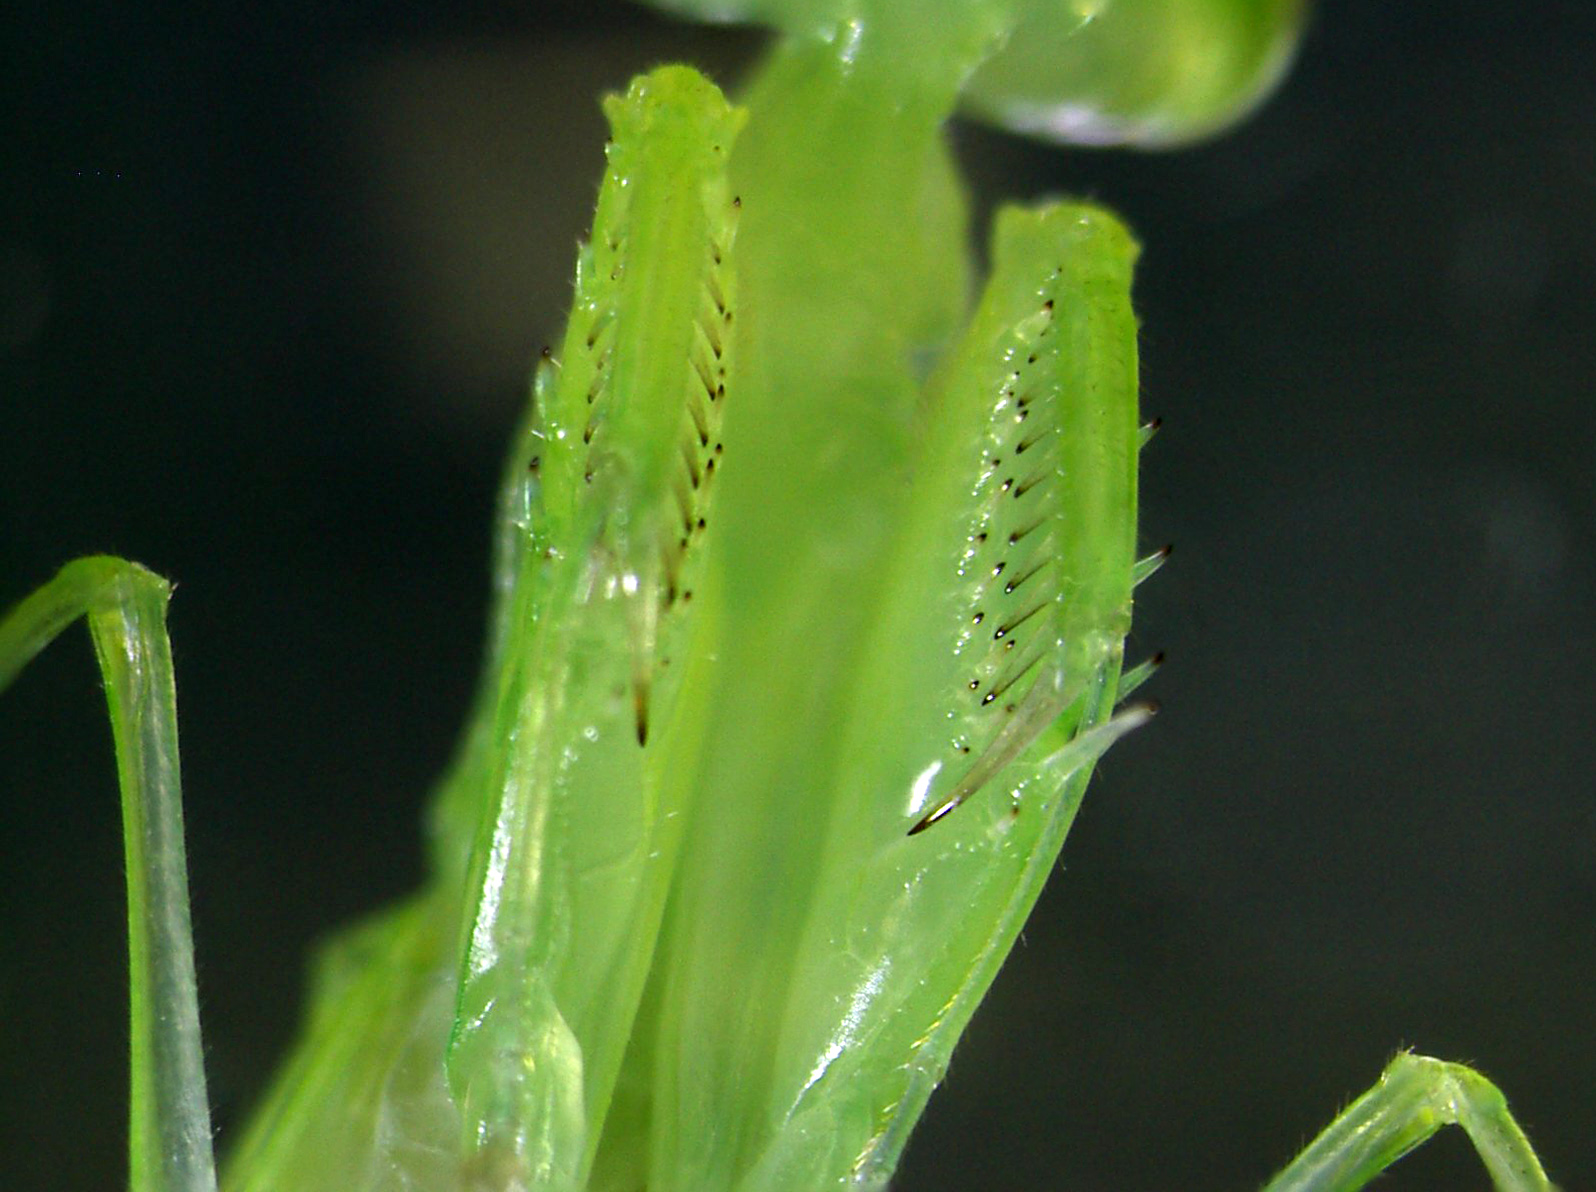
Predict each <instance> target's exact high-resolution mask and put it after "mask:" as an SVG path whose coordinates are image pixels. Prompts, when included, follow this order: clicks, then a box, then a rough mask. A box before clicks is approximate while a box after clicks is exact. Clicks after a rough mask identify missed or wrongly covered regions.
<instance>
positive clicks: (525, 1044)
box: [448, 67, 742, 1188]
mask: <svg viewBox="0 0 1596 1192" xmlns="http://www.w3.org/2000/svg"><path fill="white" fill-rule="evenodd" d="M605 111H606V114H607V115H608V117H609V120H610V124H611V128H612V134H613V139H612V141H611V142H610V145H609V149H608V157H609V168H608V171H607V173H606V176H605V181H604V185H603V187H602V189H601V191H600V196H599V205H598V212H597V214H596V216H595V219H594V226H593V236H592V240H591V242H590V244H589V245H588V246H587V247H586V248H585V249H584V250H583V252H582V254H581V258H580V261H579V264H578V270H577V286H576V299H575V303H574V306H573V310H572V316H571V321H570V324H569V329H568V331H567V335H566V339H565V346H564V350H563V352H562V353H561V356H560V360H559V372H558V374H557V376H556V377H555V379H554V380H553V381H552V383H551V384H549V385H547V386H546V387H545V392H546V394H547V397H548V401H547V403H546V405H544V406H543V407H542V409H541V410H540V411H539V412H538V414H537V415H536V416H535V417H536V421H535V422H534V425H533V428H532V435H531V437H532V440H533V441H534V442H540V443H541V447H540V449H538V452H537V454H535V455H534V456H532V457H531V458H529V459H528V460H527V468H528V471H529V473H531V474H534V476H535V482H536V488H537V492H536V495H535V497H534V498H533V501H534V507H533V508H532V509H531V510H530V521H531V522H532V523H533V524H535V525H536V527H537V528H536V529H535V530H534V531H533V535H532V538H533V549H531V550H529V551H525V552H523V554H522V555H521V559H520V565H521V570H520V573H519V575H518V576H517V577H516V580H515V586H514V589H513V591H512V593H511V597H510V607H511V608H512V609H514V610H515V611H514V614H513V617H514V621H513V626H512V628H511V630H510V632H511V634H512V636H513V637H514V638H515V644H514V646H513V648H512V650H511V652H510V655H509V657H508V658H507V660H506V661H507V666H506V673H505V674H504V675H503V676H502V677H501V679H500V687H499V691H498V693H497V705H496V708H495V717H496V729H495V731H496V734H497V736H498V739H499V741H500V742H501V745H500V750H501V754H500V757H499V759H498V763H497V769H496V771H495V772H494V774H493V776H492V778H491V780H490V781H491V788H490V789H489V790H488V791H487V792H486V798H485V800H484V801H483V802H484V811H483V813H482V814H483V818H482V821H481V828H480V829H479V831H478V834H477V839H476V843H475V845H474V859H473V860H472V862H471V876H470V878H469V883H468V890H469V891H471V893H470V895H469V901H468V908H467V926H466V932H465V937H464V942H463V955H462V964H461V975H460V986H459V1002H458V1009H457V1012H456V1020H455V1026H454V1031H453V1037H452V1039H451V1041H450V1045H449V1059H448V1069H449V1077H450V1084H451V1088H452V1089H453V1091H454V1095H455V1098H456V1100H457V1102H458V1103H459V1105H460V1109H461V1113H462V1119H463V1121H462V1125H463V1129H464V1131H465V1137H466V1149H467V1151H468V1152H474V1154H475V1158H473V1159H471V1160H470V1162H471V1163H472V1164H473V1165H474V1166H475V1167H477V1168H478V1169H480V1170H481V1171H482V1172H484V1173H487V1174H484V1175H483V1177H482V1178H485V1179H487V1180H488V1181H489V1182H490V1183H494V1184H497V1183H509V1182H513V1181H519V1182H524V1183H527V1184H532V1185H536V1186H540V1187H553V1188H562V1187H572V1188H574V1187H579V1186H581V1184H582V1182H583V1180H584V1179H585V1172H586V1168H587V1166H588V1165H589V1164H590V1163H591V1161H592V1158H593V1155H594V1153H595V1151H596V1149H597V1147H598V1143H599V1139H600V1136H601V1126H602V1122H603V1118H604V1115H605V1113H606V1111H607V1108H608V1104H609V1100H610V1095H611V1090H612V1088H613V1084H614V1081H615V1078H616V1075H617V1072H618V1069H619V1066H620V1062H621V1056H622V1052H623V1050H624V1047H625V1043H626V1039H627V1026H628V1023H629V1022H630V1021H631V1019H632V1016H633V1014H634V1012H635V1009H636V1003H637V998H638V996H639V995H640V993H641V988H642V981H643V978H644V976H645V974H646V972H647V965H648V961H649V958H650V957H651V955H652V952H653V939H654V933H655V925H656V924H657V921H658V917H659V914H660V912H661V908H662V905H663V898H664V892H665V889H666V882H667V880H668V878H669V875H670V872H671V868H672V859H673V857H674V853H675V843H674V842H675V838H676V835H677V832H678V831H679V823H678V821H679V818H680V816H681V815H682V814H683V812H684V807H683V805H684V803H685V801H686V800H687V799H688V797H689V796H690V794H691V792H690V790H689V788H688V784H687V783H686V782H684V781H683V776H684V775H686V774H688V773H690V767H689V765H688V764H687V763H688V760H689V759H690V758H691V756H692V754H693V752H694V748H695V739H696V736H697V730H696V727H695V725H696V723H697V721H696V720H695V718H694V717H693V716H691V715H689V716H687V717H685V718H678V717H675V716H673V715H672V712H673V710H674V708H675V705H676V700H675V694H676V692H677V691H678V690H679V689H680V686H681V679H680V676H681V675H683V674H684V673H689V672H691V670H692V668H693V665H694V663H693V660H692V659H691V658H690V657H689V656H688V646H689V642H690V639H691V636H692V632H693V629H692V626H693V624H694V622H695V620H696V618H695V616H694V615H693V613H694V610H693V608H692V605H691V602H692V600H693V597H694V591H693V585H694V583H695V582H696V581H695V579H694V576H695V574H696V571H697V569H698V562H697V558H698V555H700V554H701V553H702V551H701V548H700V547H699V540H700V539H701V538H702V537H703V536H704V534H705V533H706V531H707V529H708V524H709V518H710V517H711V516H712V510H711V504H712V499H713V493H714V489H715V487H716V486H715V484H714V477H715V468H716V465H717V463H718V460H719V454H720V452H721V449H722V448H721V442H720V435H719V423H720V408H721V407H722V406H723V405H725V404H726V403H727V401H728V400H729V399H728V395H727V378H728V374H729V364H730V362H729V356H728V349H729V339H730V331H731V328H732V324H733V319H734V315H733V306H732V304H733V302H734V301H735V280H734V271H733V268H732V254H733V242H734V239H735V227H736V221H735V216H736V206H737V200H736V198H735V196H733V195H732V194H731V193H730V191H729V189H728V183H727V180H726V162H727V160H728V158H729V157H730V154H731V149H732V144H733V140H734V138H735V137H736V134H737V130H738V128H739V126H740V124H741V122H742V114H741V113H740V112H739V111H738V110H736V109H733V108H731V107H730V106H729V105H727V104H726V102H725V100H724V99H723V98H722V97H721V95H720V92H719V91H718V90H717V89H716V88H715V87H714V86H713V85H712V84H710V83H709V82H707V80H705V79H703V77H702V76H700V75H698V74H697V73H696V72H693V71H690V70H688V69H686V68H683V67H664V68H661V69H659V70H657V71H654V72H652V73H651V74H649V75H646V76H643V77H641V78H639V79H638V80H637V81H636V82H635V83H634V84H633V86H632V88H631V90H630V91H629V92H628V94H627V95H626V96H624V97H611V98H610V99H609V100H607V101H606V103H605ZM651 721H653V722H654V731H653V732H652V733H651V731H650V722H651Z"/></svg>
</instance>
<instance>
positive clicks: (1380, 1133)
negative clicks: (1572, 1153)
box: [1264, 1053, 1553, 1192]
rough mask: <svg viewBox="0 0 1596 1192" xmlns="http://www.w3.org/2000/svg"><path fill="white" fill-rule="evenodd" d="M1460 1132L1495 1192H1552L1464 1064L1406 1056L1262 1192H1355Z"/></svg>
mask: <svg viewBox="0 0 1596 1192" xmlns="http://www.w3.org/2000/svg"><path fill="white" fill-rule="evenodd" d="M1452 1125H1456V1126H1462V1127H1463V1129H1464V1130H1465V1131H1467V1133H1468V1136H1469V1140H1470V1141H1471V1142H1473V1143H1474V1149H1475V1150H1477V1151H1478V1152H1479V1154H1480V1158H1481V1160H1483V1161H1484V1163H1485V1167H1486V1170H1488V1171H1489V1172H1490V1173H1491V1180H1492V1182H1493V1183H1494V1184H1495V1185H1496V1188H1497V1192H1553V1185H1552V1182H1551V1181H1550V1180H1548V1179H1547V1178H1546V1172H1545V1171H1543V1170H1542V1169H1541V1164H1540V1160H1539V1159H1537V1158H1536V1157H1535V1152H1534V1150H1532V1149H1531V1148H1530V1144H1529V1139H1527V1138H1526V1137H1524V1131H1523V1130H1521V1129H1519V1125H1518V1123H1517V1122H1515V1121H1514V1120H1513V1115H1512V1114H1510V1113H1509V1112H1508V1111H1507V1098H1506V1097H1504V1096H1502V1094H1501V1091H1500V1090H1499V1089H1497V1087H1496V1086H1495V1085H1494V1084H1492V1083H1491V1082H1490V1081H1489V1080H1486V1079H1485V1077H1483V1076H1481V1075H1480V1074H1479V1073H1478V1072H1476V1071H1474V1070H1473V1069H1472V1068H1466V1067H1464V1066H1463V1065H1462V1064H1448V1063H1445V1062H1443V1061H1442V1060H1434V1059H1430V1058H1429V1057H1428V1056H1422V1055H1412V1054H1409V1053H1403V1054H1402V1055H1399V1056H1397V1057H1396V1059H1394V1060H1392V1061H1391V1065H1390V1067H1388V1068H1387V1069H1386V1070H1385V1072H1384V1073H1382V1074H1381V1076H1380V1080H1379V1082H1378V1083H1377V1084H1376V1085H1375V1086H1374V1087H1373V1088H1372V1089H1370V1090H1369V1091H1368V1092H1366V1093H1364V1094H1363V1096H1361V1097H1359V1098H1358V1099H1357V1100H1356V1101H1354V1102H1353V1103H1352V1104H1351V1105H1349V1106H1347V1108H1346V1110H1345V1111H1343V1112H1342V1114H1341V1116H1340V1117H1338V1118H1336V1120H1335V1121H1333V1122H1331V1123H1330V1125H1329V1126H1328V1127H1327V1128H1326V1129H1325V1131H1324V1133H1322V1134H1320V1135H1319V1137H1318V1138H1316V1139H1314V1140H1313V1142H1312V1143H1310V1144H1309V1145H1308V1148H1307V1149H1306V1150H1304V1151H1303V1152H1302V1154H1300V1155H1298V1156H1297V1157H1296V1158H1295V1159H1294V1160H1292V1162H1291V1164H1290V1165H1289V1166H1288V1167H1287V1168H1286V1169H1285V1170H1284V1171H1282V1172H1281V1173H1280V1174H1279V1175H1277V1176H1275V1178H1274V1179H1273V1180H1271V1181H1270V1183H1269V1184H1268V1185H1267V1186H1266V1187H1265V1189H1264V1192H1355V1189H1358V1188H1362V1187H1363V1186H1364V1185H1365V1184H1367V1183H1368V1182H1369V1181H1370V1180H1372V1179H1373V1178H1374V1177H1375V1176H1377V1175H1379V1174H1380V1173H1381V1172H1382V1171H1384V1170H1385V1169H1386V1168H1387V1167H1389V1166H1391V1164H1393V1163H1395V1162H1396V1161H1397V1160H1398V1159H1400V1158H1401V1157H1402V1156H1403V1155H1405V1154H1407V1153H1408V1152H1409V1151H1411V1150H1413V1149H1414V1148H1415V1147H1417V1146H1419V1145H1420V1144H1421V1143H1423V1142H1424V1141H1425V1140H1426V1139H1428V1138H1429V1137H1430V1135H1432V1134H1434V1133H1435V1132H1436V1131H1437V1130H1439V1129H1440V1128H1441V1127H1442V1126H1452Z"/></svg>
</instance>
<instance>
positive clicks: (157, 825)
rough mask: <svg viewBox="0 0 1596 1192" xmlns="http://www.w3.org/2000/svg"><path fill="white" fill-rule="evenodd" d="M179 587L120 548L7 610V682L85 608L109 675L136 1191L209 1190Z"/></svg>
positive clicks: (3, 635)
mask: <svg viewBox="0 0 1596 1192" xmlns="http://www.w3.org/2000/svg"><path fill="white" fill-rule="evenodd" d="M170 594H171V588H170V586H169V585H168V584H167V583H166V581H164V580H162V579H161V578H160V577H158V576H156V575H153V574H151V573H150V572H148V571H146V570H144V568H142V567H138V566H136V565H134V564H131V563H125V562H123V561H122V560H120V559H111V558H104V557H97V558H88V559H79V560H77V561H76V562H74V563H69V564H68V565H67V566H65V567H63V568H62V569H61V571H60V573H59V574H58V575H57V576H56V577H55V578H54V579H53V580H51V581H50V582H49V583H48V584H46V585H45V586H44V587H42V588H40V589H39V590H38V591H37V592H35V593H33V595H31V596H29V597H28V598H27V599H25V600H24V601H23V602H22V603H21V604H19V605H18V606H17V607H16V608H14V609H12V610H11V611H10V612H9V613H8V614H7V615H6V617H5V618H4V620H0V690H4V689H5V687H6V686H7V685H8V684H9V683H10V682H11V680H12V679H14V678H15V677H16V674H17V672H18V671H20V670H21V669H22V667H23V666H25V665H26V664H27V662H28V660H29V659H31V658H32V657H33V656H34V655H35V654H37V653H38V652H39V651H40V650H42V649H43V648H44V647H45V646H46V645H48V644H49V642H50V641H51V640H52V639H53V638H54V637H55V636H56V635H57V634H58V633H60V632H61V631H62V630H63V629H64V628H66V627H67V626H68V625H70V624H71V623H72V622H73V621H75V620H77V618H79V617H86V618H87V620H88V623H89V632H90V634H91V635H92V637H93V639H94V649H95V654H96V655H97V656H98V658H99V661H100V673H101V675H102V676H104V679H105V699H106V704H107V705H108V707H109V710H110V715H111V732H112V736H113V739H114V741H115V745H116V768H117V779H118V782H119V784H120V786H121V791H122V840H123V845H124V848H125V850H126V854H127V922H128V974H129V988H130V994H131V1005H132V1015H131V1017H132V1027H131V1030H130V1040H131V1044H132V1060H131V1070H132V1091H131V1094H130V1097H129V1114H130V1116H129V1125H128V1152H129V1153H128V1186H129V1188H130V1189H132V1192H213V1190H214V1189H215V1187H216V1172H215V1163H214V1161H213V1159H212V1157H211V1130H210V1106H209V1103H208V1102H207V1100H206V1096H205V1065H204V1057H203V1054H202V1052H201V1049H200V1027H199V1000H198V994H197V992H196V986H195V981H194V945H193V935H192V932H191V930H190V926H189V913H188V876H187V874H188V867H187V862H186V860H185V858H184V850H183V798H182V787H181V782H180V779H179V773H178V757H177V695H176V691H175V688H174V686H173V680H172V651H171V647H170V645H169V644H168V642H167V639H166V602H167V599H168V597H169V596H170Z"/></svg>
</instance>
